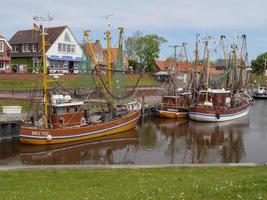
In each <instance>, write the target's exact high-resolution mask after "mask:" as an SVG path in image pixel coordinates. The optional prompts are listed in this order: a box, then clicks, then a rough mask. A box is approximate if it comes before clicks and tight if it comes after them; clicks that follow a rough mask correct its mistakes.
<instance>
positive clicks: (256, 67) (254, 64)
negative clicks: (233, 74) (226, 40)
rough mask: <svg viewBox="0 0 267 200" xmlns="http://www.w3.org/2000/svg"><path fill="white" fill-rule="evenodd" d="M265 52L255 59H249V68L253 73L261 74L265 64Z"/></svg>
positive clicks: (266, 58)
mask: <svg viewBox="0 0 267 200" xmlns="http://www.w3.org/2000/svg"><path fill="white" fill-rule="evenodd" d="M266 62H267V52H265V53H262V54H260V55H259V56H258V57H257V58H256V59H255V60H252V61H251V68H252V69H253V72H254V73H258V74H262V73H263V72H264V68H265V65H266V64H267V63H266Z"/></svg>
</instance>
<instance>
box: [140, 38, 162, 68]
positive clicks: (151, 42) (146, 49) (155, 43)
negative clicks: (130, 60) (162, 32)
mask: <svg viewBox="0 0 267 200" xmlns="http://www.w3.org/2000/svg"><path fill="white" fill-rule="evenodd" d="M165 42H167V40H165V39H164V38H163V37H161V36H158V35H156V34H151V35H144V36H142V37H140V38H139V39H138V41H137V53H136V55H137V57H138V59H139V62H140V63H141V64H142V67H143V68H144V67H145V70H146V71H148V72H153V71H155V67H154V63H155V59H156V58H159V53H160V45H161V44H163V43H165Z"/></svg>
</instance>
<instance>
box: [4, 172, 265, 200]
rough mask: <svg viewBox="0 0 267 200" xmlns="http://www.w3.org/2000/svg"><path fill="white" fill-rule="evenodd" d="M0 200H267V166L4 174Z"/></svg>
mask: <svg viewBox="0 0 267 200" xmlns="http://www.w3.org/2000/svg"><path fill="white" fill-rule="evenodd" d="M0 199H1V200H7V199H20V200H23V199H27V200H30V199H38V200H42V199H47V200H48V199H49V200H51V199H57V200H58V199H64V200H67V199H73V200H76V199H84V200H85V199H88V200H90V199H108V200H112V199H116V200H117V199H133V200H136V199H137V200H141V199H153V200H154V199H159V200H162V199H197V200H199V199H203V200H204V199H205V200H207V199H208V200H209V199H210V200H211V199H212V200H215V199H249V200H253V199H267V167H214V168H161V169H49V170H47V169H46V170H36V169H35V170H18V171H7V172H3V171H2V172H0Z"/></svg>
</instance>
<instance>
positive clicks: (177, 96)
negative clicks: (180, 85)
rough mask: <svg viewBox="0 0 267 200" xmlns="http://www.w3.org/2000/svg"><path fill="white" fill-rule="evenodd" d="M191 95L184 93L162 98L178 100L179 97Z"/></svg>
mask: <svg viewBox="0 0 267 200" xmlns="http://www.w3.org/2000/svg"><path fill="white" fill-rule="evenodd" d="M189 94H191V93H190V92H185V93H179V94H177V95H176V96H163V98H169V99H179V98H180V96H181V95H182V96H183V95H189Z"/></svg>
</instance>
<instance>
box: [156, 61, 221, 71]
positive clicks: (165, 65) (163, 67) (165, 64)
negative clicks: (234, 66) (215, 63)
mask: <svg viewBox="0 0 267 200" xmlns="http://www.w3.org/2000/svg"><path fill="white" fill-rule="evenodd" d="M155 65H156V66H157V68H158V69H159V70H160V71H167V70H168V69H171V68H173V67H174V66H175V68H176V70H177V71H179V72H184V73H187V72H188V71H189V70H190V67H191V63H190V62H183V61H176V62H175V61H168V60H156V61H155ZM192 67H193V69H194V70H195V72H197V73H199V72H201V71H202V70H203V66H202V65H198V66H196V67H195V66H192ZM209 70H210V73H211V74H223V73H224V70H217V69H216V68H215V67H210V68H209Z"/></svg>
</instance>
